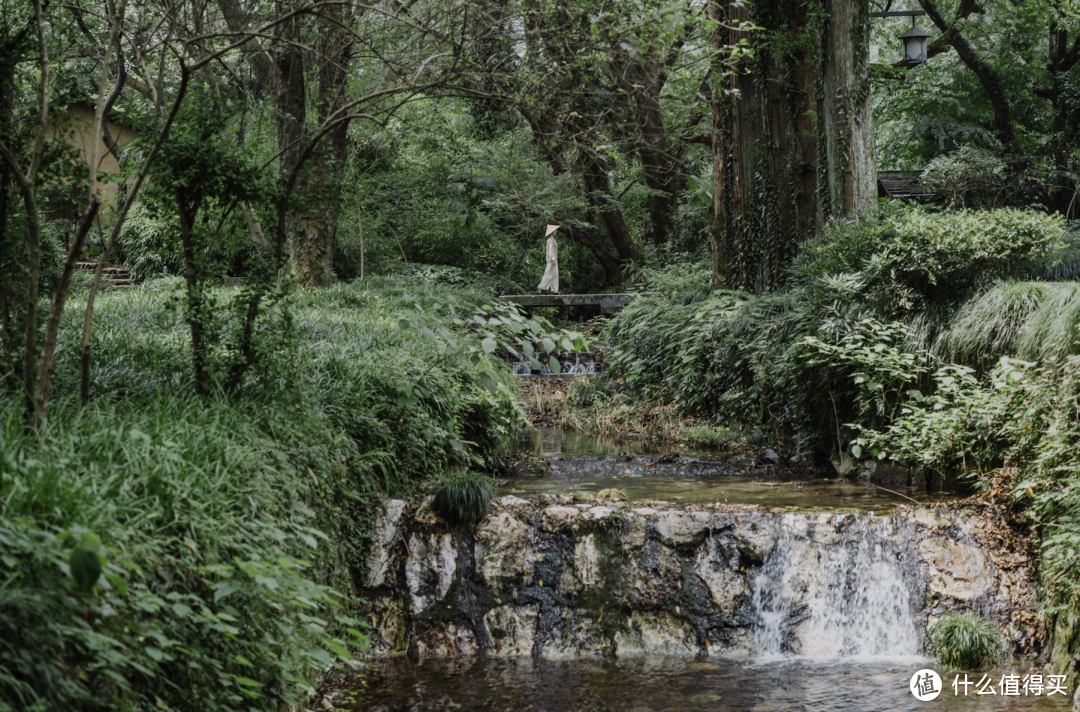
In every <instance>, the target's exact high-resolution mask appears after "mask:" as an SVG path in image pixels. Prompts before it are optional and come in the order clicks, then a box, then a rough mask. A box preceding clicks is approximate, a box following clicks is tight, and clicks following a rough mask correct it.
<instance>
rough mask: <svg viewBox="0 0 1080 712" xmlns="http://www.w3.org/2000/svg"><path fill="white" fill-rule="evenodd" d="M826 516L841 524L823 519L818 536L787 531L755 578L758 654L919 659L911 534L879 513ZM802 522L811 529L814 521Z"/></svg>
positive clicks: (752, 586) (752, 583)
mask: <svg viewBox="0 0 1080 712" xmlns="http://www.w3.org/2000/svg"><path fill="white" fill-rule="evenodd" d="M826 517H827V518H828V519H831V520H834V523H826V522H824V521H823V520H822V519H819V520H818V525H817V526H816V527H815V530H814V532H813V535H812V536H807V532H805V531H803V532H800V534H802V535H801V536H797V535H796V533H794V532H792V531H791V529H790V526H788V527H782V530H781V533H780V535H779V537H778V538H777V542H776V546H775V548H774V549H773V550H772V551H771V552H770V553H769V554H768V555H767V556H766V557H765V560H764V562H763V564H762V566H761V568H760V570H759V571H758V572H757V574H756V575H753V576H752V577H751V581H750V582H749V583H750V591H751V605H752V607H753V611H754V617H755V621H756V622H755V624H754V635H755V638H756V640H755V648H756V649H757V652H758V654H759V655H762V656H765V657H771V656H781V655H789V654H795V655H803V656H811V657H836V656H913V655H916V654H918V652H919V632H918V629H917V628H916V625H915V620H914V616H913V615H912V609H911V603H912V594H911V588H910V586H911V585H912V583H911V582H912V581H913V579H914V578H915V577H914V575H913V574H914V571H908V575H907V576H905V570H906V569H907V568H908V567H909V566H912V564H911V563H905V562H906V560H907V559H908V558H909V557H908V556H907V555H906V553H907V552H910V550H911V546H910V545H909V544H908V543H907V542H906V539H905V537H903V536H902V535H901V534H900V533H899V532H897V531H896V530H895V528H894V525H893V523H892V521H890V520H889V519H877V518H875V517H874V516H873V515H872V514H871V515H869V516H852V515H826ZM799 521H800V520H797V519H795V518H792V519H791V520H790V521H788V522H787V524H789V525H790V524H792V523H798V522H799ZM801 522H803V524H802V527H803V528H804V529H805V527H806V525H805V522H806V520H805V519H801ZM841 522H842V524H841ZM822 524H826V526H821V525H822ZM905 550H907V551H905ZM905 581H906V582H905Z"/></svg>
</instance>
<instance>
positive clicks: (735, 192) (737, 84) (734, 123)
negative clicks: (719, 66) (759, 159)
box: [727, 2, 759, 288]
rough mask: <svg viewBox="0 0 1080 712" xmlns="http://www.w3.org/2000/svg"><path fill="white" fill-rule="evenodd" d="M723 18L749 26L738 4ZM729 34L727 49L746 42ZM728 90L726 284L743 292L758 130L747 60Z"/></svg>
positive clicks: (739, 33)
mask: <svg viewBox="0 0 1080 712" xmlns="http://www.w3.org/2000/svg"><path fill="white" fill-rule="evenodd" d="M727 17H728V22H729V23H730V24H731V25H732V26H738V25H740V24H742V23H744V22H749V20H750V8H749V6H747V5H744V4H743V3H741V2H731V3H730V4H729V5H728V12H727ZM729 33H730V37H729V42H730V44H731V45H737V44H739V42H742V41H744V40H748V39H749V38H750V33H749V32H746V31H744V30H738V29H732V30H730V31H729ZM731 90H732V99H731V134H730V139H729V140H730V154H731V163H730V168H729V169H728V175H729V176H730V183H729V185H728V196H729V198H728V202H729V207H730V212H729V213H728V220H729V222H728V241H729V242H730V244H731V259H730V260H729V261H728V283H729V284H730V285H731V286H733V287H739V288H745V287H749V286H751V285H750V282H751V276H750V274H749V270H748V267H749V264H750V262H751V261H752V259H753V258H752V257H751V254H750V253H751V250H752V245H753V227H752V224H751V222H752V217H753V216H752V215H751V213H750V208H751V195H750V190H751V181H752V175H751V173H752V170H753V168H754V165H753V164H754V161H755V147H756V146H755V144H756V138H757V136H755V134H756V133H757V131H756V129H759V126H757V125H755V123H754V109H755V108H756V107H755V103H756V99H757V96H756V95H757V87H756V83H755V77H754V75H753V74H752V69H751V65H750V64H749V61H748V60H744V61H743V62H741V63H740V66H739V68H738V71H737V72H736V73H735V74H733V75H732V77H731Z"/></svg>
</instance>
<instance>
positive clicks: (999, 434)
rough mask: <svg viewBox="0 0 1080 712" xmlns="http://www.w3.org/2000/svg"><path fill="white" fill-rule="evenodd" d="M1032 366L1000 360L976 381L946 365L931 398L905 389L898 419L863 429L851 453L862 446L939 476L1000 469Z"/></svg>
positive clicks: (970, 374) (962, 370) (1010, 445)
mask: <svg viewBox="0 0 1080 712" xmlns="http://www.w3.org/2000/svg"><path fill="white" fill-rule="evenodd" d="M1031 365H1032V364H1030V363H1027V362H1024V361H1016V360H1013V359H1010V358H1009V357H1007V356H1002V357H1001V359H1000V361H999V362H998V364H997V366H995V367H994V369H993V370H992V371H991V372H990V373H988V374H987V377H986V378H985V379H983V380H981V381H980V380H979V379H977V378H976V376H975V370H974V369H972V368H969V367H967V366H961V365H957V364H945V365H944V366H942V367H941V368H939V369H938V370H937V372H936V373H935V374H934V378H933V380H932V385H933V390H932V392H931V393H930V395H927V396H924V395H922V393H920V392H919V391H917V390H914V389H913V390H911V391H909V392H908V399H907V400H905V401H904V402H903V406H902V410H901V417H899V418H897V419H895V420H894V421H892V422H891V424H890V425H889V427H888V428H887V429H886V430H885V431H884V432H882V433H876V432H873V431H872V430H870V429H869V428H866V427H863V428H862V429H863V431H864V436H863V437H861V438H859V439H858V440H857V441H856V444H855V445H854V446H853V447H852V450H853V452H854V453H855V455H856V457H858V456H859V455H860V454H861V451H862V449H863V448H864V447H866V449H867V452H868V454H871V455H873V456H874V457H878V458H886V457H888V458H892V459H894V460H899V461H901V462H905V463H908V464H917V465H921V466H923V467H926V468H929V469H932V470H937V471H939V472H949V471H954V470H971V471H974V472H985V471H987V470H988V469H990V468H991V467H1000V466H1001V465H1002V464H1004V462H1005V459H1006V457H1007V454H1008V453H1009V451H1010V450H1011V449H1012V448H1013V447H1014V445H1015V442H1016V438H1015V435H1016V433H1015V426H1016V421H1017V419H1018V417H1019V416H1020V414H1021V413H1023V410H1024V408H1025V407H1026V405H1025V401H1026V395H1027V394H1026V384H1025V383H1024V380H1025V373H1026V371H1027V369H1029V368H1030V367H1031Z"/></svg>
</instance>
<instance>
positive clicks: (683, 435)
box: [679, 425, 735, 448]
mask: <svg viewBox="0 0 1080 712" xmlns="http://www.w3.org/2000/svg"><path fill="white" fill-rule="evenodd" d="M679 439H680V440H682V441H683V442H685V443H688V444H690V445H698V446H701V447H710V448H722V447H724V446H725V445H730V444H731V442H732V441H733V440H735V433H733V432H732V431H730V430H728V429H727V428H715V427H713V426H711V425H691V426H690V427H687V428H683V429H682V431H681V432H680V433H679Z"/></svg>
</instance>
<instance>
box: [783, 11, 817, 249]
mask: <svg viewBox="0 0 1080 712" xmlns="http://www.w3.org/2000/svg"><path fill="white" fill-rule="evenodd" d="M811 2H813V0H789V1H788V36H789V38H790V42H791V46H792V50H791V52H790V53H789V54H788V73H789V75H790V77H791V88H792V90H791V95H792V96H791V100H792V109H793V114H794V116H793V119H792V123H793V127H792V134H793V139H794V140H793V144H794V146H793V149H794V157H793V160H794V171H795V214H796V220H797V223H798V230H799V238H800V239H802V240H806V239H808V238H809V237H810V236H812V235H813V234H814V230H815V227H816V225H817V213H818V206H817V186H818V183H817V178H818V166H817V154H818V146H817V126H816V125H815V123H816V122H815V116H816V114H817V112H816V111H815V106H816V104H817V92H816V91H815V89H816V87H817V81H816V79H815V76H814V74H815V72H814V48H815V46H816V45H817V38H816V37H815V36H814V34H813V32H812V29H811V27H810V3H811Z"/></svg>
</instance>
